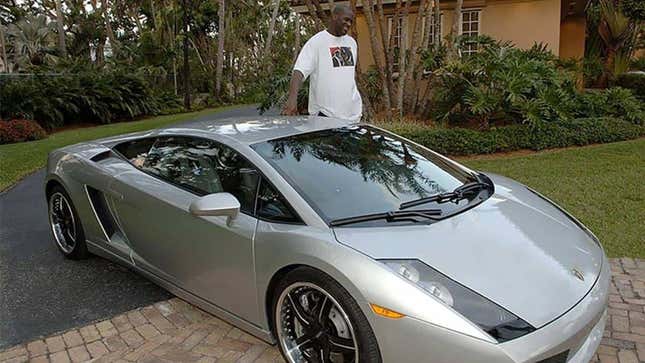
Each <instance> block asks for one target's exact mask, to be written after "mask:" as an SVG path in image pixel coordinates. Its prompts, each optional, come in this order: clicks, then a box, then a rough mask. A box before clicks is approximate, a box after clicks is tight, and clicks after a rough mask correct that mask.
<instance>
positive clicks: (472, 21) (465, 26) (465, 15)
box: [461, 10, 481, 54]
mask: <svg viewBox="0 0 645 363" xmlns="http://www.w3.org/2000/svg"><path fill="white" fill-rule="evenodd" d="M480 18H481V16H480V10H469V11H464V12H462V13H461V34H462V35H463V36H464V38H465V39H464V47H463V53H464V54H472V53H475V52H477V43H476V42H469V41H468V38H471V37H473V38H474V37H477V36H478V35H479V28H480V26H479V20H480Z"/></svg>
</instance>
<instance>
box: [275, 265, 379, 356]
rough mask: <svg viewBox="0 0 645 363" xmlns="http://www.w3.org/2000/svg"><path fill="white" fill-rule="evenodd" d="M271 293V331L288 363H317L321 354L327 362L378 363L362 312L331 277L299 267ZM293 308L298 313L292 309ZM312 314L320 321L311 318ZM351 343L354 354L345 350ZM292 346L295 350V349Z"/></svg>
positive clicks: (349, 350)
mask: <svg viewBox="0 0 645 363" xmlns="http://www.w3.org/2000/svg"><path fill="white" fill-rule="evenodd" d="M275 291H276V293H275V294H274V298H273V301H272V304H271V308H272V309H271V312H272V314H271V315H272V316H271V327H272V330H273V334H274V335H275V337H276V338H277V340H278V346H279V348H280V352H281V353H282V356H283V357H284V359H285V360H286V361H287V362H290V363H295V362H299V361H303V360H304V361H306V362H309V361H318V362H319V361H321V359H320V356H321V355H322V356H325V357H326V359H325V360H324V361H325V362H331V360H330V359H329V358H330V355H337V354H343V362H346V361H350V362H351V361H352V359H354V360H353V361H354V362H357V363H381V362H382V360H381V354H380V351H379V348H378V343H377V341H376V337H375V336H374V332H373V331H372V328H371V326H370V324H369V322H368V321H367V318H366V317H365V315H364V314H363V312H362V310H361V308H360V307H359V306H358V304H357V303H356V301H355V300H354V298H352V296H351V295H350V294H349V292H347V290H345V289H344V288H343V287H342V286H341V285H340V284H339V283H338V282H336V281H335V280H334V279H333V278H332V277H330V276H329V275H327V274H325V273H323V272H321V271H318V270H315V269H313V268H309V267H299V268H296V269H295V270H293V271H291V272H289V273H288V274H287V275H286V276H285V277H284V278H283V279H282V280H281V281H280V282H279V283H278V284H277V286H276V290H275ZM303 296H304V297H303ZM316 296H318V299H316ZM294 304H298V306H299V309H294V306H296V305H294ZM316 315H317V316H318V318H312V317H315V316H316ZM323 315H325V317H324V318H323ZM306 321H309V324H306ZM316 331H318V333H315V332H316ZM348 337H349V338H348ZM308 338H311V339H308ZM349 342H352V343H353V344H354V345H353V350H352V349H348V348H350V347H349V346H350V345H351V344H349ZM296 346H298V347H299V348H296V349H293V348H294V347H296ZM300 347H303V348H304V349H301V348H300ZM287 351H289V353H287ZM314 352H315V354H314ZM318 352H320V353H318ZM352 352H353V353H352ZM356 358H358V359H356Z"/></svg>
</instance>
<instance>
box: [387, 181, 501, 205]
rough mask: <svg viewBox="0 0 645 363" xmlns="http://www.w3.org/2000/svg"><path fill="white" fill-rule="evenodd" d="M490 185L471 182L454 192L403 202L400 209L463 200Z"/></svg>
mask: <svg viewBox="0 0 645 363" xmlns="http://www.w3.org/2000/svg"><path fill="white" fill-rule="evenodd" d="M488 187H489V185H488V184H486V183H484V182H480V181H475V182H470V183H466V184H464V185H461V186H459V187H457V188H455V190H453V191H452V192H445V193H439V194H435V195H431V196H429V197H425V198H420V199H417V200H412V201H409V202H405V203H401V205H400V206H399V209H407V208H412V207H416V206H417V205H421V204H425V203H430V202H437V203H445V202H449V201H456V200H461V199H464V198H465V197H466V196H467V195H469V194H472V193H474V192H479V191H480V190H482V189H483V188H488Z"/></svg>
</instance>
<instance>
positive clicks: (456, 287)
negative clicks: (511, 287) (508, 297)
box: [381, 260, 535, 343]
mask: <svg viewBox="0 0 645 363" xmlns="http://www.w3.org/2000/svg"><path fill="white" fill-rule="evenodd" d="M381 262H383V263H384V264H385V265H387V266H388V267H389V268H391V269H392V270H394V271H395V272H396V273H398V274H399V275H401V276H403V277H405V278H406V279H407V280H408V281H410V282H412V283H414V284H416V285H417V286H418V287H420V288H422V289H423V290H425V291H426V292H427V293H428V294H430V295H432V296H434V297H435V298H437V299H438V300H439V301H441V302H442V303H444V304H446V305H448V306H450V307H451V308H453V309H454V310H455V311H457V312H458V313H460V314H461V315H463V316H464V317H465V318H466V319H468V320H470V321H471V322H473V323H475V324H477V325H478V326H479V327H480V328H481V329H482V330H484V331H485V332H487V333H488V334H490V335H491V336H492V337H493V338H495V339H497V341H498V342H500V343H501V342H505V341H508V340H511V339H515V338H518V337H521V336H523V335H525V334H528V333H530V332H532V331H534V330H535V328H534V327H532V326H531V325H530V324H528V323H527V322H525V321H524V320H522V319H520V318H518V317H517V316H515V315H514V314H513V313H511V312H509V311H507V310H505V309H504V308H502V307H501V306H499V305H497V304H495V303H494V302H492V301H490V300H488V299H486V298H485V297H483V296H481V295H479V294H478V293H476V292H474V291H472V290H470V289H468V288H467V287H465V286H462V285H460V284H459V283H457V282H455V281H453V280H451V279H449V278H448V277H446V276H444V275H443V274H441V273H440V272H439V271H437V270H435V269H433V268H431V267H430V266H428V265H426V264H424V263H423V262H421V261H419V260H381Z"/></svg>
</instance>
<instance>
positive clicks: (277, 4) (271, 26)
mask: <svg viewBox="0 0 645 363" xmlns="http://www.w3.org/2000/svg"><path fill="white" fill-rule="evenodd" d="M279 10H280V0H273V14H271V22H270V23H269V34H268V35H267V42H266V45H265V46H264V57H263V58H264V59H265V61H266V58H267V57H268V55H269V52H270V51H271V42H272V41H273V32H274V31H275V20H276V18H277V17H278V11H279Z"/></svg>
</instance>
